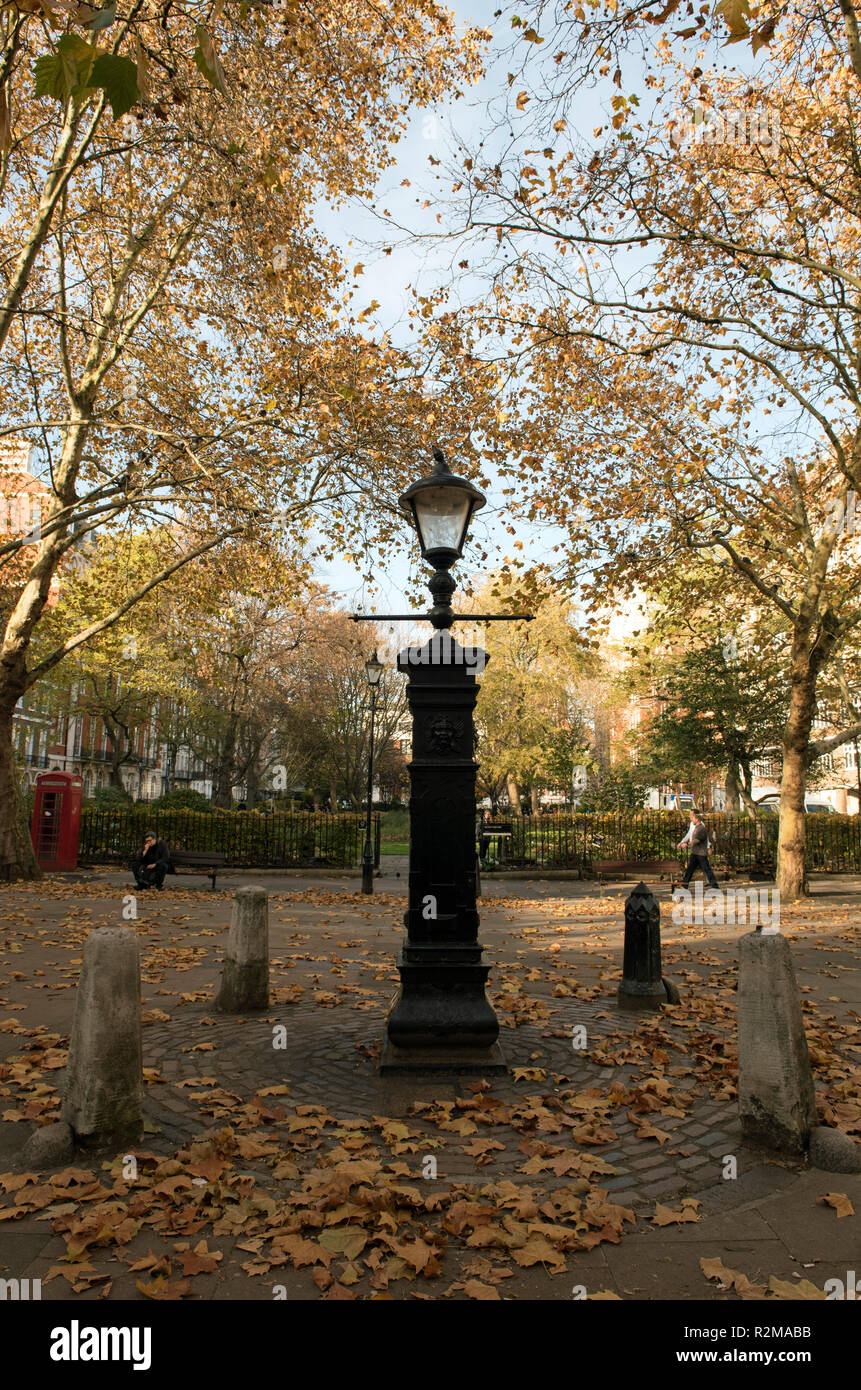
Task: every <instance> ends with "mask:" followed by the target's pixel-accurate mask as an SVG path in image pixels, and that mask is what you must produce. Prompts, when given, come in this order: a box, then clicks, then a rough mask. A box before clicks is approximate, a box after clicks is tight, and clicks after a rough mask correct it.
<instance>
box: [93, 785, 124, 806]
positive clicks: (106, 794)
mask: <svg viewBox="0 0 861 1390" xmlns="http://www.w3.org/2000/svg"><path fill="white" fill-rule="evenodd" d="M90 800H91V801H92V803H93V805H94V806H99V807H104V808H108V807H110V806H131V805H132V804H133V802H132V798H131V797H130V796H129V794H128V792H127V791H125V790H124V789H123V788H122V787H96V788H95V790H94V791H93V795H92V797H91V798H90Z"/></svg>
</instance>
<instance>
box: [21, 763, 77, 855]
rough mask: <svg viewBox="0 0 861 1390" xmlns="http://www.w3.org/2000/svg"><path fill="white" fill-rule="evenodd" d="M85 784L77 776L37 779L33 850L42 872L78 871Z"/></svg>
mask: <svg viewBox="0 0 861 1390" xmlns="http://www.w3.org/2000/svg"><path fill="white" fill-rule="evenodd" d="M82 787H83V784H82V781H81V778H80V777H79V776H78V774H77V773H76V772H40V773H39V776H38V777H37V778H36V798H35V802H34V805H33V825H32V828H31V831H30V835H31V838H32V840H33V849H34V850H35V851H36V858H37V859H38V861H39V866H40V868H42V869H76V868H77V867H78V834H79V832H80V828H81V793H82Z"/></svg>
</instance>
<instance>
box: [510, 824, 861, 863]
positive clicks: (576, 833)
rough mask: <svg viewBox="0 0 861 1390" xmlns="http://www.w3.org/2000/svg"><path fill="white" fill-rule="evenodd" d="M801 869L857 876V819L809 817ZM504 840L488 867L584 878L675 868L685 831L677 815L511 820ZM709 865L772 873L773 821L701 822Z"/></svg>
mask: <svg viewBox="0 0 861 1390" xmlns="http://www.w3.org/2000/svg"><path fill="white" fill-rule="evenodd" d="M805 819H806V822H807V867H808V869H809V870H819V871H823V872H829V873H840V872H842V871H846V870H855V871H856V872H861V817H859V816H837V815H834V816H828V815H821V814H817V815H808V816H807V817H806V818H805ZM510 823H511V829H512V833H511V836H510V838H508V839H504V840H500V841H499V842H498V843H497V842H492V843H491V845H490V855H489V857H488V867H494V866H495V865H496V866H499V867H503V866H504V865H505V864H508V865H509V866H510V867H511V868H531V867H544V868H565V869H578V870H580V871H581V872H582V873H583V874H585V875H591V874H593V873H598V872H601V869H602V866H605V865H606V866H609V865H612V864H614V863H617V864H618V863H626V864H646V863H654V862H655V861H657V862H665V861H673V862H678V860H679V857H680V856H681V857H682V858H686V856H687V851H686V850H679V849H677V848H676V846H677V845H678V843H679V841H680V840H681V839H682V838H683V837H684V835H685V834H686V832H687V829H688V826H689V820H688V818H687V816H686V815H684V814H679V813H677V812H667V811H664V812H659V811H654V812H643V813H642V814H639V815H637V814H626V813H622V814H614V815H609V814H608V815H586V814H582V815H578V814H576V813H573V814H551V815H546V816H514V817H512V818H511V822H510ZM706 824H707V826H708V828H709V832H710V835H711V837H712V841H713V843H714V845H715V848H714V849H713V851H712V854H711V858H712V861H713V862H714V863H715V864H718V865H720V866H722V867H726V868H729V869H741V870H754V871H762V872H772V871H773V869H774V867H775V863H776V857H777V835H778V817H777V816H776V815H761V816H759V817H758V818H757V819H756V820H755V821H753V820H751V819H750V817H748V816H746V815H726V814H714V815H707V816H706Z"/></svg>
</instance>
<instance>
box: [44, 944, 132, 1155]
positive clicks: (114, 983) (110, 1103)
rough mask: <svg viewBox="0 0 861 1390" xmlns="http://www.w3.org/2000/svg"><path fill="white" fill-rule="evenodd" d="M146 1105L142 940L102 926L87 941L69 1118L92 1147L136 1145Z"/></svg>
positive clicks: (69, 1077)
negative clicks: (140, 948) (144, 1101)
mask: <svg viewBox="0 0 861 1390" xmlns="http://www.w3.org/2000/svg"><path fill="white" fill-rule="evenodd" d="M142 1105H143V1073H142V1056H141V971H140V950H139V947H138V938H137V935H136V933H135V932H134V930H133V929H132V928H130V927H97V928H96V929H95V931H91V932H90V934H89V936H88V937H87V939H86V941H85V943H84V960H83V965H82V966H81V978H80V981H79V983H78V994H77V998H76V1000H75V1020H74V1023H73V1025H72V1039H71V1043H70V1046H69V1063H68V1068H67V1071H66V1088H65V1094H64V1096H63V1106H62V1110H61V1118H62V1120H63V1121H64V1122H65V1123H66V1124H67V1125H69V1126H70V1128H71V1129H72V1131H73V1133H74V1135H75V1138H76V1139H77V1140H78V1141H79V1142H80V1143H82V1144H84V1145H90V1146H102V1145H104V1146H108V1145H119V1144H128V1143H136V1142H137V1140H138V1139H139V1138H140V1136H141V1133H142V1130H143V1120H142V1113H141V1112H142Z"/></svg>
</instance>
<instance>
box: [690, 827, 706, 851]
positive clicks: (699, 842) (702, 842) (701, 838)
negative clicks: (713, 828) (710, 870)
mask: <svg viewBox="0 0 861 1390" xmlns="http://www.w3.org/2000/svg"><path fill="white" fill-rule="evenodd" d="M708 852H709V832H708V830H707V829H706V826H705V825H704V824H703V822H702V821H700V823H699V825H695V826H694V833H693V835H692V836H691V854H708Z"/></svg>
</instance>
